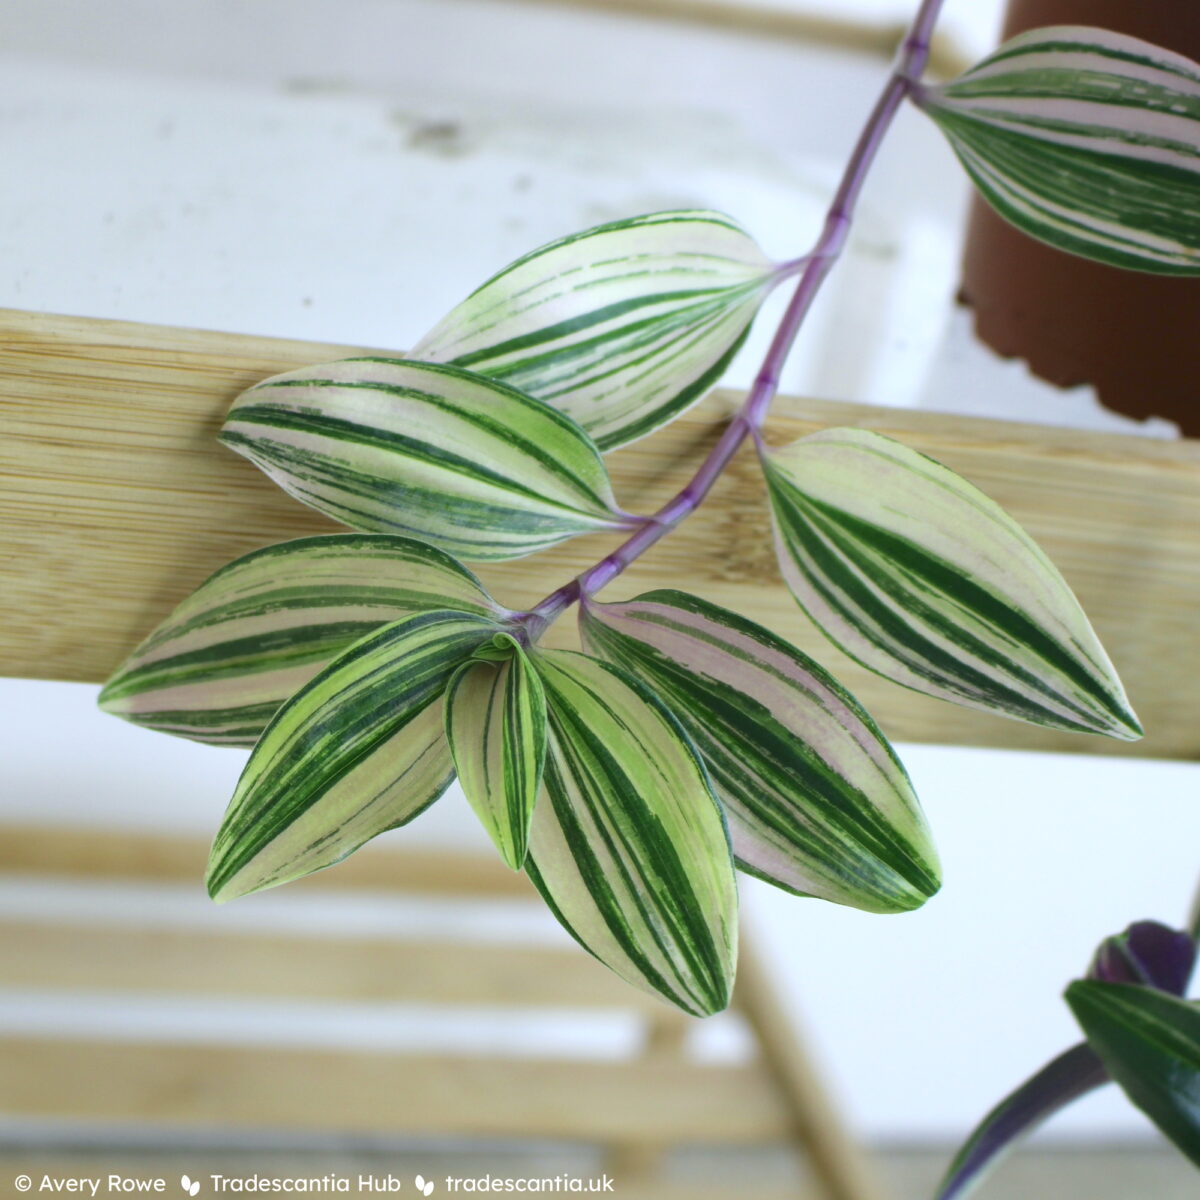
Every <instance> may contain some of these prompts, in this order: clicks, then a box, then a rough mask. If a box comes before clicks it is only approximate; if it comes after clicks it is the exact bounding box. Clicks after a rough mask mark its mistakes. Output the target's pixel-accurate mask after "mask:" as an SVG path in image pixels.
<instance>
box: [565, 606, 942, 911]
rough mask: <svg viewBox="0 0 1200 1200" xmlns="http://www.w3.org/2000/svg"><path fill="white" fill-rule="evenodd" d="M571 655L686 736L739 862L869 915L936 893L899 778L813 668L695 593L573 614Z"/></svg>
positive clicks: (832, 684) (925, 837) (876, 738)
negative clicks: (635, 690)
mask: <svg viewBox="0 0 1200 1200" xmlns="http://www.w3.org/2000/svg"><path fill="white" fill-rule="evenodd" d="M580 628H581V631H582V634H583V638H584V644H585V646H586V647H587V649H588V650H590V651H591V652H592V653H595V654H598V655H600V656H602V657H604V658H606V659H608V660H610V661H612V662H614V663H616V664H618V665H619V666H621V667H623V668H624V669H625V670H626V671H628V672H629V673H630V674H631V675H634V676H636V677H637V678H639V679H641V680H643V681H644V682H645V683H646V684H648V685H649V687H650V688H651V689H652V690H653V691H654V692H655V694H656V695H658V696H659V697H661V698H662V700H663V701H664V702H665V703H666V704H667V706H668V707H669V708H670V710H671V712H672V713H673V714H674V715H675V716H676V717H677V718H678V719H679V722H680V724H682V725H683V727H684V728H685V729H686V730H687V732H688V733H689V734H690V735H691V737H692V740H693V741H694V742H695V744H696V747H697V748H698V749H699V751H700V753H701V756H702V757H703V759H704V762H705V765H706V766H707V767H708V771H709V774H710V776H711V777H712V780H713V784H714V786H715V788H716V791H717V795H718V797H719V798H720V800H721V802H722V803H723V805H724V806H725V812H726V815H727V816H728V818H729V829H730V836H731V838H732V841H733V849H734V853H735V855H736V856H737V860H738V865H739V866H741V867H742V868H743V869H744V870H748V871H750V872H751V873H752V874H755V875H758V876H760V877H761V878H763V879H766V880H768V881H769V882H771V883H775V884H777V885H779V886H781V887H785V888H787V889H789V890H790V891H794V892H799V893H802V894H805V895H814V896H820V897H821V898H823V899H826V900H832V901H835V902H837V903H839V904H849V905H853V906H854V907H856V908H862V909H866V910H868V911H871V912H902V911H905V910H908V909H912V908H917V907H919V906H920V905H921V904H923V903H924V902H925V901H926V900H927V899H928V898H929V897H930V896H931V895H933V893H934V892H936V891H937V889H938V886H939V883H940V878H939V872H938V863H937V855H936V853H935V851H934V849H933V844H932V841H931V839H930V836H929V831H928V829H927V827H926V825H925V821H924V818H923V816H922V814H921V810H920V806H919V804H918V803H917V798H916V796H915V795H914V794H913V790H912V785H911V784H910V782H909V779H908V776H907V775H906V774H905V771H904V768H903V767H902V766H901V765H900V762H899V760H898V759H897V758H896V755H895V754H894V753H893V751H892V748H891V746H889V745H888V743H887V740H886V739H885V738H884V736H883V734H882V733H880V731H879V729H878V728H877V726H876V725H875V723H874V721H872V720H871V718H870V716H868V715H867V713H866V712H865V711H864V710H863V709H862V707H861V706H860V705H859V704H858V702H857V701H856V700H855V699H854V697H853V696H851V695H850V694H849V693H848V692H847V691H846V690H845V689H844V688H842V687H841V686H840V685H839V684H838V683H837V681H836V680H834V679H833V678H832V677H831V676H830V675H829V674H828V673H827V672H826V671H824V670H823V669H822V668H821V667H820V666H819V665H818V664H817V663H815V662H813V661H812V659H810V658H808V657H807V656H806V655H804V654H802V653H801V652H800V651H799V650H797V649H795V648H794V647H793V646H789V645H788V644H787V643H786V642H784V641H783V640H782V639H781V638H779V637H776V636H775V635H774V634H773V633H771V632H770V630H767V629H764V628H763V627H762V626H761V625H756V624H754V623H753V622H752V621H747V620H745V619H744V618H742V617H739V616H738V615H737V614H736V613H732V612H730V611H729V610H728V609H724V608H720V607H718V606H717V605H715V604H710V603H708V602H707V601H705V600H702V599H700V598H699V597H697V596H691V595H688V594H687V593H685V592H677V591H668V590H663V591H654V592H647V593H646V594H645V595H642V596H638V597H637V598H636V599H634V600H628V601H625V602H623V603H617V604H596V603H594V602H593V603H590V604H588V605H587V607H586V608H585V609H584V611H583V612H582V613H581V621H580Z"/></svg>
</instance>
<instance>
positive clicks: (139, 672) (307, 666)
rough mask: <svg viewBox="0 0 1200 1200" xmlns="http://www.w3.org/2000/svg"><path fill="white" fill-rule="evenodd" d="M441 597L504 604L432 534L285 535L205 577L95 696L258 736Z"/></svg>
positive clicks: (498, 612) (188, 724) (121, 711)
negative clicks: (317, 683) (350, 658)
mask: <svg viewBox="0 0 1200 1200" xmlns="http://www.w3.org/2000/svg"><path fill="white" fill-rule="evenodd" d="M435 608H440V609H445V608H451V609H456V610H458V611H460V612H469V613H476V614H478V615H479V616H490V617H494V618H495V619H497V620H499V619H501V618H502V617H503V616H506V615H507V613H506V610H504V609H502V608H501V607H500V606H499V605H497V604H496V603H495V602H494V601H493V600H492V599H491V597H490V596H488V594H487V592H486V591H484V589H483V586H482V585H481V584H480V582H479V580H477V579H476V578H475V576H474V575H472V574H471V573H470V572H469V571H468V570H467V569H466V568H465V567H463V566H460V565H459V564H458V563H457V562H455V561H454V559H452V558H450V557H449V555H447V554H444V553H443V552H442V551H441V550H438V549H436V548H435V547H433V546H430V545H429V544H428V543H426V542H417V541H413V540H412V539H411V538H402V537H393V536H390V535H388V534H366V533H345V534H329V535H325V536H321V537H309V538H297V539H296V540H295V541H290V542H280V543H279V544H278V545H275V546H268V547H266V548H265V549H263V550H255V551H254V552H253V553H251V554H247V555H245V556H244V557H242V558H239V559H236V560H235V561H234V562H231V563H229V564H228V565H227V566H225V567H222V568H221V569H220V570H219V571H217V572H216V574H214V575H211V576H210V577H209V578H208V579H207V580H206V581H205V582H204V583H202V584H201V585H200V586H199V587H198V588H197V589H196V590H195V591H194V592H193V593H192V594H191V595H190V596H189V597H188V598H187V599H186V600H184V601H183V603H182V604H180V605H179V606H178V607H177V608H176V609H175V611H174V612H173V613H172V614H171V615H170V616H169V617H168V618H167V619H166V620H165V621H164V622H163V623H162V624H161V625H159V627H158V628H157V629H156V630H155V631H154V632H153V633H152V634H150V636H149V637H148V638H146V640H145V641H144V642H142V644H141V645H140V646H139V647H138V648H137V649H136V650H135V651H134V652H133V653H132V654H131V655H130V656H129V658H128V659H126V660H125V662H124V663H123V664H122V665H121V667H120V668H119V670H118V671H117V672H116V673H115V674H114V675H113V676H112V678H111V679H110V680H109V681H108V683H107V684H105V686H104V690H103V691H102V692H101V693H100V707H101V708H102V709H103V710H104V711H105V712H107V713H113V714H114V715H116V716H120V717H124V718H125V719H126V720H128V721H132V722H133V723H134V724H136V725H144V726H146V727H148V728H150V729H158V730H161V731H162V732H164V733H174V734H179V735H180V736H182V737H189V738H193V739H195V740H196V741H200V742H209V743H212V744H214V745H225V746H253V745H254V743H255V742H256V741H257V740H258V737H259V735H260V734H261V733H262V731H263V729H264V728H265V727H266V725H267V722H268V721H269V720H270V719H271V718H272V717H273V716H274V715H275V712H276V711H277V710H278V708H279V707H280V705H281V704H283V702H284V701H285V700H286V699H287V698H288V697H289V696H291V695H292V694H293V693H294V692H296V691H298V690H299V689H300V688H301V687H303V686H304V684H306V683H307V682H308V681H309V680H310V679H311V678H312V677H313V676H314V675H315V674H316V673H317V672H318V671H320V670H321V669H322V668H323V667H325V666H326V665H327V664H328V663H329V662H330V661H331V660H332V659H333V658H335V657H336V656H337V655H338V654H340V653H341V652H342V651H343V650H345V649H347V648H348V647H349V646H350V645H351V644H353V643H354V642H356V641H358V639H359V638H361V637H364V636H365V635H366V634H368V633H370V632H371V630H373V629H377V628H379V626H381V625H385V624H388V623H389V622H391V621H395V620H398V619H399V618H400V617H403V616H405V615H407V614H409V613H413V612H419V611H421V610H423V609H435Z"/></svg>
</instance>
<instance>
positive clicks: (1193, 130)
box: [919, 26, 1200, 275]
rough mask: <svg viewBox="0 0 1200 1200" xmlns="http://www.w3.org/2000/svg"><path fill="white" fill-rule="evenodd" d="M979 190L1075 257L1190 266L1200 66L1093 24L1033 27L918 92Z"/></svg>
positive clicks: (1195, 260)
mask: <svg viewBox="0 0 1200 1200" xmlns="http://www.w3.org/2000/svg"><path fill="white" fill-rule="evenodd" d="M919 103H921V104H922V106H923V107H924V108H925V110H926V112H928V114H929V115H930V116H931V117H932V118H933V119H934V121H936V122H937V124H938V125H939V126H940V127H941V130H942V132H943V133H944V134H945V135H946V137H947V138H948V139H949V140H950V144H951V146H953V147H954V150H955V152H956V153H957V154H958V156H959V158H960V159H961V161H962V163H963V165H964V166H965V167H966V169H967V171H968V173H969V174H970V176H971V178H972V179H973V180H974V181H975V183H976V184H977V185H978V187H979V189H980V191H981V192H982V193H983V195H984V196H985V197H986V198H987V200H988V201H989V202H990V203H991V204H992V205H993V207H994V208H995V209H996V211H997V212H999V213H1000V215H1001V216H1003V217H1006V218H1007V219H1008V220H1009V221H1011V222H1012V223H1013V224H1014V225H1016V226H1017V227H1018V228H1019V229H1022V230H1024V231H1025V232H1026V233H1028V234H1031V235H1032V236H1033V237H1036V238H1040V239H1041V240H1042V241H1045V242H1049V243H1050V244H1051V245H1053V246H1057V247H1058V248H1059V249H1060V250H1067V251H1070V252H1071V253H1074V254H1081V255H1084V256H1085V257H1087V258H1094V259H1098V260H1099V261H1100V262H1106V263H1111V264H1112V265H1114V266H1118V267H1127V268H1131V269H1134V270H1141V271H1154V272H1161V273H1165V274H1180V275H1194V274H1196V273H1198V272H1200V65H1197V64H1196V63H1194V62H1191V61H1190V60H1189V59H1186V58H1183V57H1182V56H1180V55H1178V54H1173V53H1171V52H1170V51H1168V50H1162V49H1160V48H1159V47H1157V46H1153V45H1151V44H1150V43H1149V42H1143V41H1140V40H1138V39H1137V38H1132V37H1128V36H1126V35H1124V34H1119V33H1111V32H1109V31H1107V30H1102V29H1091V28H1087V27H1076V26H1059V27H1051V28H1046V29H1035V30H1032V31H1030V32H1028V33H1023V34H1021V35H1020V36H1019V37H1016V38H1013V39H1012V40H1011V41H1008V42H1005V44H1004V45H1003V46H1001V47H1000V49H999V50H997V51H996V52H995V53H994V54H991V55H989V56H988V57H987V58H985V59H984V60H983V61H982V62H981V63H980V64H979V65H978V66H976V67H974V68H972V69H971V70H970V71H968V72H967V73H966V74H965V75H963V76H962V77H961V78H959V79H957V80H955V81H954V82H952V83H948V84H944V85H943V86H941V87H935V88H930V89H928V90H927V91H925V92H923V93H921V95H920V96H919Z"/></svg>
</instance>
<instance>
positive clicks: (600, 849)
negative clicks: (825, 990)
mask: <svg viewBox="0 0 1200 1200" xmlns="http://www.w3.org/2000/svg"><path fill="white" fill-rule="evenodd" d="M534 662H535V666H536V668H537V670H538V673H539V674H540V675H541V677H542V682H543V683H544V685H545V689H546V707H547V717H548V725H549V748H548V753H547V756H546V771H545V786H544V789H543V792H542V795H541V797H540V798H539V800H538V805H537V808H536V809H535V810H534V814H533V826H532V829H531V832H530V842H529V857H528V859H527V860H526V870H527V871H528V873H529V876H530V878H531V879H532V880H533V882H534V883H535V884H536V886H537V888H538V890H539V891H540V892H541V893H542V895H543V897H545V900H546V903H547V904H549V906H550V908H551V910H552V911H553V912H554V915H555V916H556V917H558V919H559V921H561V922H562V924H563V926H564V927H565V928H566V929H567V930H568V932H570V933H571V934H572V936H574V937H575V938H576V939H577V940H578V941H579V942H580V943H581V944H582V945H583V946H584V947H585V948H586V949H587V950H590V951H591V953H592V954H594V955H595V956H596V957H597V958H598V959H600V961H601V962H603V963H605V964H606V965H607V966H609V967H611V968H612V969H613V970H614V971H616V973H617V974H618V975H620V976H621V977H622V978H623V979H626V980H627V981H628V982H630V983H632V984H634V985H636V986H637V987H641V988H644V989H646V990H647V991H651V992H656V993H658V994H659V995H661V996H663V997H665V998H666V999H667V1000H670V1001H671V1002H672V1003H674V1004H676V1005H678V1006H679V1007H680V1008H683V1009H685V1010H686V1011H688V1012H690V1013H695V1014H697V1015H700V1016H704V1015H707V1014H709V1013H713V1012H716V1011H718V1010H719V1009H722V1008H724V1007H725V1006H726V1004H728V1002H729V992H730V988H731V986H732V983H733V974H734V964H735V961H736V956H737V888H736V884H735V880H734V872H733V861H732V858H731V855H730V849H729V841H728V836H727V833H726V829H725V822H724V818H723V817H722V814H721V811H720V808H719V807H718V805H717V802H716V800H715V798H714V796H713V794H712V790H711V787H710V785H709V781H708V777H707V775H706V773H705V770H704V767H703V765H702V763H701V762H700V759H699V757H698V756H697V754H696V751H695V749H694V748H693V747H692V745H691V743H690V741H689V740H688V737H687V735H686V734H685V733H684V732H683V730H682V729H681V728H680V726H679V724H678V722H677V721H676V720H675V719H674V717H673V716H672V715H671V714H670V713H669V712H668V711H667V709H666V708H665V707H664V706H663V704H662V702H661V701H660V700H658V699H657V698H656V697H655V696H654V695H653V694H652V693H651V692H649V691H648V690H647V689H646V688H645V687H644V686H643V685H642V684H640V683H639V682H638V681H637V680H635V679H634V678H633V677H632V676H630V675H628V674H626V673H625V672H624V671H622V670H620V669H619V668H617V667H614V666H612V665H610V664H608V663H603V662H600V661H599V660H598V659H594V658H589V657H587V656H586V655H582V654H575V653H571V652H569V651H563V650H545V651H538V652H537V654H536V656H535V659H534Z"/></svg>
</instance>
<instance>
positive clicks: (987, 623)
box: [763, 429, 1141, 739]
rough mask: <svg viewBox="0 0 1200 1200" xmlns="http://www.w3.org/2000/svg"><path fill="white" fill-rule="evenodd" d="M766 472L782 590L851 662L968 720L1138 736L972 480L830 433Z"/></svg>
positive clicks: (1075, 625)
mask: <svg viewBox="0 0 1200 1200" xmlns="http://www.w3.org/2000/svg"><path fill="white" fill-rule="evenodd" d="M763 463H764V468H765V471H766V476H767V483H768V487H769V491H770V496H771V506H772V511H773V517H774V525H775V535H776V546H777V551H778V555H779V561H780V564H781V567H782V569H783V574H784V577H785V578H786V580H787V582H788V586H789V587H790V588H791V589H792V592H793V594H794V595H795V597H796V599H797V600H798V601H799V603H800V605H801V606H802V607H803V608H804V609H805V610H806V611H807V613H808V615H809V616H810V617H811V618H812V619H813V620H814V621H815V622H816V624H817V625H818V626H819V627H820V628H821V629H822V630H823V631H824V632H825V633H826V634H827V635H828V637H829V638H830V639H831V640H832V641H833V642H834V643H836V644H837V645H838V646H840V647H841V648H842V649H843V650H844V651H845V652H846V653H847V654H849V655H850V656H851V657H853V658H855V659H857V660H858V661H859V662H860V663H862V664H863V665H865V666H867V667H870V668H871V669H872V670H874V671H878V672H879V673H880V674H881V675H886V676H887V677H888V678H889V679H893V680H895V681H896V682H897V683H902V684H904V685H905V686H907V687H911V688H915V689H916V690H917V691H920V692H927V693H928V694H930V695H932V696H938V697H941V698H942V699H945V700H953V701H956V702H957V703H959V704H965V705H967V706H969V707H972V708H980V709H985V710H988V711H991V712H999V713H1003V714H1005V715H1007V716H1011V717H1017V718H1019V719H1021V720H1025V721H1031V722H1033V723H1034V724H1038V725H1049V726H1052V727H1054V728H1058V729H1071V730H1078V731H1080V732H1090V733H1102V734H1107V735H1108V736H1110V737H1117V738H1125V739H1133V738H1137V737H1140V736H1141V729H1140V727H1139V726H1138V723H1137V718H1136V717H1135V716H1134V714H1133V711H1132V709H1131V708H1130V707H1129V702H1128V700H1127V699H1126V698H1125V693H1124V690H1123V689H1122V687H1121V683H1120V680H1119V679H1118V678H1117V675H1116V672H1115V671H1114V670H1113V667H1112V664H1111V663H1110V662H1109V660H1108V656H1107V655H1106V654H1105V653H1104V649H1103V647H1102V646H1101V645H1100V642H1099V641H1098V639H1097V638H1096V635H1095V633H1094V632H1093V631H1092V627H1091V625H1090V624H1089V623H1088V620H1087V617H1086V616H1085V615H1084V613H1083V610H1082V609H1081V608H1080V607H1079V602H1078V601H1077V600H1076V599H1075V596H1074V595H1073V593H1072V592H1071V589H1070V588H1069V587H1068V586H1067V584H1066V581H1065V580H1064V579H1063V578H1062V576H1061V575H1060V574H1059V573H1058V571H1057V570H1056V568H1055V567H1054V565H1053V563H1051V562H1050V560H1049V559H1048V558H1047V557H1046V555H1045V554H1044V553H1043V552H1042V551H1041V549H1039V547H1038V546H1037V545H1036V543H1035V542H1034V541H1033V539H1032V538H1030V537H1029V535H1028V534H1027V533H1025V531H1024V530H1022V529H1021V527H1020V526H1019V525H1017V524H1016V522H1015V521H1013V520H1012V518H1011V517H1009V516H1008V515H1007V514H1006V513H1005V512H1004V510H1003V509H1001V508H1000V507H999V506H998V505H997V504H995V503H994V502H993V501H991V500H989V499H988V498H987V497H986V496H985V495H984V494H983V493H982V492H980V491H979V490H978V489H977V488H975V487H972V486H971V484H969V483H967V482H966V480H964V479H962V478H960V477H959V476H958V475H956V474H954V472H953V471H950V470H948V469H947V468H946V467H944V466H942V465H941V464H940V463H937V462H934V460H933V459H931V458H926V457H925V455H923V454H918V453H917V452H916V451H914V450H909V449H908V448H907V447H905V446H903V445H901V444H900V443H899V442H895V441H893V440H892V439H890V438H886V437H883V436H881V435H880V434H877V433H871V432H868V431H867V430H862V429H827V430H823V431H822V432H820V433H817V434H813V435H812V436H811V437H806V438H802V439H801V440H800V441H797V442H793V443H792V444H791V445H790V446H787V447H786V448H784V449H782V450H779V451H773V452H772V451H766V452H765V453H764V457H763Z"/></svg>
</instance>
